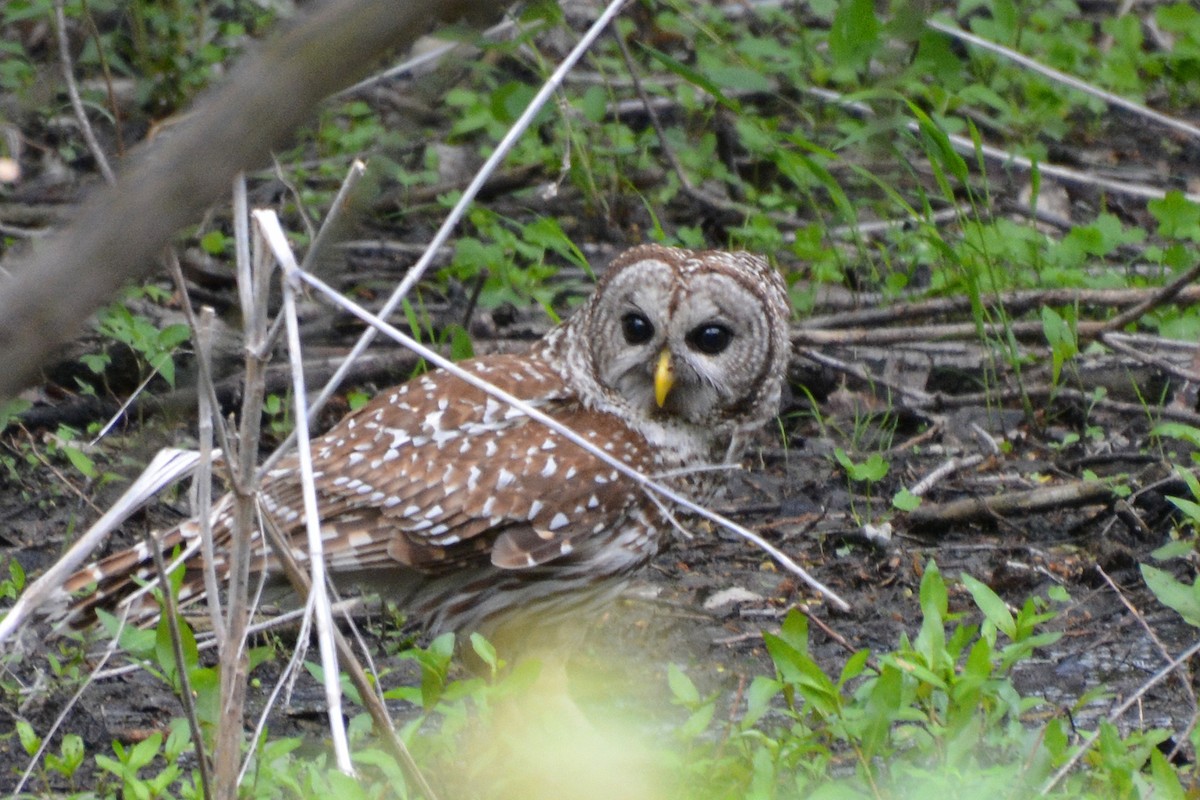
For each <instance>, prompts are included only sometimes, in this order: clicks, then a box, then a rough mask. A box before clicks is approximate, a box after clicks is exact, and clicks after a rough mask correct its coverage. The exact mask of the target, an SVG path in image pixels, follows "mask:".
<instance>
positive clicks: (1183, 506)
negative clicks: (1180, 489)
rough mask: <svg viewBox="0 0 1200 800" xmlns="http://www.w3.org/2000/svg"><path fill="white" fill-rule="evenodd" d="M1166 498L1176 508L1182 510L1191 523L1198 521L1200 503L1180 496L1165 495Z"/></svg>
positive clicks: (1199, 518)
mask: <svg viewBox="0 0 1200 800" xmlns="http://www.w3.org/2000/svg"><path fill="white" fill-rule="evenodd" d="M1167 500H1168V501H1170V502H1171V504H1172V505H1174V506H1175V507H1176V508H1178V509H1179V510H1180V511H1182V512H1183V513H1184V514H1185V515H1186V516H1187V518H1188V520H1189V521H1190V522H1192V523H1200V503H1196V502H1195V501H1192V500H1185V499H1183V498H1182V497H1171V496H1169V495H1168V496H1167Z"/></svg>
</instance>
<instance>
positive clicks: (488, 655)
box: [471, 633, 500, 675]
mask: <svg viewBox="0 0 1200 800" xmlns="http://www.w3.org/2000/svg"><path fill="white" fill-rule="evenodd" d="M471 649H472V650H474V651H475V655H477V656H479V660H480V661H482V662H483V663H484V664H486V665H487V667H488V669H489V670H490V671H491V673H492V674H493V675H495V674H496V670H497V669H499V668H500V659H499V657H498V656H497V655H496V648H495V647H494V646H492V643H491V642H489V641H488V640H487V639H485V638H484V637H483V636H482V635H481V634H478V633H472V634H471Z"/></svg>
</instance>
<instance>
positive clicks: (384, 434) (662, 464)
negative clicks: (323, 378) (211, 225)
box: [64, 245, 789, 632]
mask: <svg viewBox="0 0 1200 800" xmlns="http://www.w3.org/2000/svg"><path fill="white" fill-rule="evenodd" d="M788 317H789V305H788V301H787V295H786V291H785V286H784V282H783V280H782V279H781V278H780V276H779V275H778V273H776V272H775V271H774V270H773V269H771V268H770V267H769V266H768V265H767V263H766V262H765V261H764V260H763V259H761V258H759V257H757V256H753V255H750V254H747V253H735V252H723V251H703V252H700V251H689V250H682V249H675V248H668V247H662V246H658V245H643V246H639V247H634V248H632V249H630V250H628V251H626V252H624V253H622V254H621V255H620V256H618V257H617V258H616V259H615V260H614V261H613V262H612V264H611V265H610V267H609V268H608V270H607V272H606V274H605V275H604V277H603V278H602V280H601V281H600V283H599V285H598V286H597V288H596V291H595V293H594V294H593V295H592V296H591V298H590V299H589V300H588V301H587V302H586V303H585V304H584V305H583V306H582V307H581V308H580V309H579V310H578V311H577V312H576V313H575V314H574V315H573V316H571V317H570V318H569V319H568V320H567V321H565V322H564V323H562V324H561V325H559V326H557V327H555V328H553V329H552V330H551V331H550V332H549V333H547V334H546V336H545V337H544V338H543V339H542V340H541V341H539V342H538V343H537V344H536V345H535V346H534V347H533V348H532V349H531V350H530V351H529V352H527V353H525V354H523V355H492V356H484V357H481V358H477V359H473V360H470V361H465V362H462V363H461V365H460V366H461V367H462V368H463V369H465V370H467V371H469V372H471V373H473V374H474V375H477V376H479V377H480V378H484V379H486V380H488V381H490V382H491V383H493V384H495V385H496V386H498V387H500V388H502V389H504V390H506V391H507V392H509V393H511V394H513V395H515V396H517V397H519V398H521V399H523V400H524V401H525V402H527V403H529V404H530V405H532V406H533V407H535V408H537V409H540V410H541V411H543V412H545V413H546V414H548V415H550V416H551V417H553V418H554V419H556V420H558V421H559V422H561V423H563V424H564V425H566V426H569V427H570V428H571V429H573V430H575V431H577V432H578V433H580V434H581V435H583V436H584V437H586V438H587V439H588V440H589V441H590V442H593V443H594V444H596V445H598V446H599V447H601V448H602V449H603V450H604V451H606V452H608V453H610V454H611V455H613V456H614V457H616V458H618V459H620V460H621V461H622V462H623V463H625V464H628V465H629V466H630V467H633V468H636V469H638V470H640V471H642V472H644V473H646V474H648V475H650V476H663V477H664V480H665V481H666V482H667V483H668V484H669V485H672V486H673V487H674V488H677V489H680V490H682V491H684V492H685V493H690V494H691V495H693V496H695V497H697V499H700V500H703V499H705V497H707V496H708V495H709V494H711V492H712V491H713V490H714V489H715V488H716V485H717V484H718V483H719V482H720V476H721V473H720V472H714V471H712V470H711V469H710V470H701V469H700V468H704V467H711V466H712V465H714V464H725V463H729V462H733V461H735V460H737V459H738V458H739V457H740V455H741V453H742V450H743V448H744V446H745V444H746V442H747V440H748V437H749V436H750V435H751V434H753V433H754V432H755V431H756V430H757V429H759V428H761V427H762V426H763V425H764V424H765V423H766V422H767V421H768V420H770V419H771V418H772V417H773V416H774V414H775V413H776V410H777V406H778V402H779V396H780V391H781V386H782V383H783V380H784V373H785V367H786V364H787V359H788V354H789V341H788ZM312 453H313V461H314V470H315V480H316V491H317V497H318V507H319V512H320V516H321V529H322V533H323V537H324V549H325V556H326V560H327V563H328V570H329V573H330V575H331V577H332V579H333V581H334V583H335V584H336V585H338V586H342V587H345V586H351V585H356V584H363V583H366V584H370V585H371V586H372V587H373V588H382V589H383V591H384V592H385V593H386V594H387V595H389V596H390V597H391V598H394V599H395V600H396V601H397V602H398V603H399V604H400V605H401V607H402V608H404V609H405V611H406V612H408V613H409V614H411V615H412V616H413V617H414V618H416V619H417V620H419V621H420V622H421V623H423V624H424V625H425V626H426V627H427V628H429V629H431V630H433V631H441V630H456V631H460V632H461V631H466V630H479V629H485V630H486V628H487V626H489V625H491V624H493V623H494V622H495V621H496V620H498V619H502V618H504V617H505V615H507V614H510V613H514V612H516V611H517V610H518V609H519V610H522V613H523V612H532V613H534V614H536V615H538V616H539V617H542V618H547V617H562V616H563V615H564V614H573V613H576V612H577V610H578V608H579V607H580V606H581V605H582V604H593V603H595V602H596V601H597V600H598V599H602V598H604V597H606V596H609V595H611V594H613V593H614V592H615V591H617V590H618V589H619V588H620V587H621V585H622V584H623V580H622V579H624V578H625V577H627V576H629V575H630V574H631V573H632V572H633V571H635V570H636V569H637V568H638V567H640V566H642V565H644V564H645V563H646V562H647V561H648V560H649V559H650V558H651V557H652V556H653V555H654V554H655V552H656V551H657V549H658V547H659V544H660V541H661V540H662V538H663V536H664V534H665V533H666V532H667V530H668V527H669V524H670V523H669V521H668V520H667V518H666V516H665V514H664V511H663V508H662V507H660V505H659V504H658V503H656V502H655V501H654V500H653V499H652V498H650V497H649V496H648V494H647V493H646V492H645V491H644V490H643V489H641V488H640V487H639V486H638V485H637V484H635V483H634V482H633V481H632V480H630V479H629V478H628V477H626V476H625V475H623V474H622V473H620V472H618V471H617V470H614V469H613V468H612V467H611V466H609V465H607V464H605V463H604V462H602V461H601V460H599V459H597V458H596V457H595V456H593V455H592V454H590V453H588V452H587V451H585V450H583V449H582V448H580V447H578V446H577V445H575V444H573V443H572V442H570V441H568V440H566V439H565V438H563V437H562V436H560V435H559V434H558V433H556V432H554V431H552V430H550V429H548V428H547V427H545V426H544V425H542V424H540V423H538V422H536V421H533V420H531V419H530V418H528V417H527V416H526V415H525V414H523V413H522V412H520V411H517V410H516V409H514V408H512V407H510V406H508V405H507V404H505V403H502V402H500V401H498V400H496V399H494V398H492V397H490V396H489V395H487V394H485V393H484V392H482V391H479V390H478V389H476V388H474V387H472V386H470V385H468V384H466V383H465V382H463V381H462V380H460V379H459V378H456V377H454V376H452V375H450V374H449V373H447V372H443V371H434V372H430V373H427V374H424V375H422V376H420V377H417V378H414V379H412V380H410V381H409V382H407V383H405V384H402V385H400V386H397V387H395V388H392V389H389V390H386V391H384V392H382V393H380V394H379V395H378V396H377V397H376V398H375V399H374V400H373V401H372V402H370V403H368V404H367V405H365V406H363V407H362V408H360V409H358V410H357V411H354V412H353V413H351V414H349V415H348V416H346V417H345V418H344V419H342V420H341V421H340V422H339V423H338V424H337V425H336V426H335V427H334V428H333V429H332V430H330V431H329V432H328V433H327V434H325V435H324V436H323V437H321V438H319V439H317V440H315V441H314V442H313V446H312ZM299 474H300V473H299V469H298V467H297V462H296V460H295V458H294V457H292V458H290V459H287V460H285V461H284V462H281V464H280V465H279V466H278V467H277V468H275V469H274V470H272V471H271V472H270V473H269V475H268V476H267V477H266V479H265V481H264V483H263V486H262V489H261V494H260V497H259V507H260V511H261V514H262V516H263V518H266V519H269V520H270V524H272V525H274V526H276V527H277V528H278V529H279V530H280V531H281V532H282V533H283V534H284V536H285V537H286V538H287V539H288V541H290V542H291V543H293V545H294V553H295V555H296V557H297V558H298V559H299V560H301V561H303V560H304V559H305V558H306V557H307V556H306V547H305V533H304V527H305V519H304V506H303V502H302V498H301V484H300V478H299ZM231 509H232V505H231V501H230V500H229V499H228V498H225V499H224V500H223V501H221V502H220V503H218V504H217V505H216V509H215V511H214V523H213V530H214V538H215V544H216V548H215V550H216V561H217V564H216V565H215V566H216V567H217V571H218V574H221V573H222V572H223V570H224V569H225V567H226V566H227V564H226V558H225V555H224V549H223V545H224V543H226V542H227V541H228V539H229V535H230V533H229V531H230V525H231V523H232V517H233V513H232V510H231ZM198 530H199V526H198V524H197V523H195V522H194V521H193V522H188V523H185V524H183V525H181V526H179V527H177V528H175V529H173V530H171V531H169V532H167V533H166V534H165V535H163V536H162V537H161V539H162V543H163V546H164V549H165V550H166V551H167V552H169V551H170V549H171V548H173V547H175V546H177V545H184V546H186V544H187V543H189V542H191V541H194V540H195V537H196V536H197V534H198ZM252 547H253V550H254V560H253V566H252V570H255V571H258V572H261V573H266V574H267V575H268V576H271V575H276V576H277V574H278V571H279V565H278V563H277V562H276V560H275V558H274V556H273V555H272V552H271V550H270V548H269V547H267V545H266V544H265V542H264V541H263V537H262V536H261V535H260V534H257V533H256V534H255V538H254V543H253V545H252ZM200 558H201V556H200V554H199V552H196V553H195V555H192V556H190V557H189V559H188V561H187V564H188V569H187V570H186V574H185V577H184V581H183V586H182V588H181V590H180V602H181V603H182V604H184V605H186V604H187V603H189V602H194V601H196V600H198V599H200V598H201V597H202V596H203V594H204V591H205V589H204V582H203V577H202V573H201V571H200V568H199V567H200V566H201V565H200ZM153 569H154V567H153V564H152V562H151V557H150V554H149V552H148V548H147V547H146V546H145V545H140V546H137V547H134V548H131V549H129V550H127V551H124V552H121V553H117V554H115V555H113V556H110V557H108V558H107V559H105V560H103V561H100V562H97V563H96V564H94V565H92V566H90V567H87V568H85V569H82V570H80V571H79V572H77V573H76V574H75V575H74V576H73V577H72V578H71V579H70V580H69V581H68V583H67V585H66V586H65V587H64V588H65V589H66V590H67V591H68V592H70V593H72V594H73V595H75V599H74V600H73V605H72V606H71V609H70V612H69V614H70V618H71V619H72V621H73V622H74V623H76V624H79V623H81V622H83V621H86V620H87V619H90V618H91V616H92V614H91V613H90V612H92V610H94V609H95V608H97V607H107V608H112V609H118V610H119V609H120V608H121V606H122V604H124V605H126V606H129V610H130V613H131V615H132V617H133V618H134V619H142V620H144V619H145V618H146V617H148V616H149V615H151V614H154V613H156V612H157V609H156V607H155V606H154V604H153V602H152V601H151V600H150V599H149V598H147V597H146V596H145V594H144V592H143V593H141V596H139V593H137V592H136V591H135V590H137V588H138V585H139V583H144V582H145V581H147V580H151V579H152V578H153ZM85 587H93V588H92V589H91V591H90V592H89V593H86V594H83V595H78V594H77V593H78V592H80V591H82V590H83V589H84V588H85Z"/></svg>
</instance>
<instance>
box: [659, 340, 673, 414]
mask: <svg viewBox="0 0 1200 800" xmlns="http://www.w3.org/2000/svg"><path fill="white" fill-rule="evenodd" d="M674 385H675V368H674V367H673V366H671V353H670V352H669V351H668V350H667V349H666V348H663V351H662V352H661V353H659V354H658V366H657V367H655V369H654V400H655V402H657V403H658V407H659V408H662V405H663V403H665V402H667V395H668V394H669V393H670V391H671V387H672V386H674Z"/></svg>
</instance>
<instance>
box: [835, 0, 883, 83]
mask: <svg viewBox="0 0 1200 800" xmlns="http://www.w3.org/2000/svg"><path fill="white" fill-rule="evenodd" d="M881 27H882V26H881V25H880V22H879V19H878V18H877V17H876V16H875V3H874V2H872V0H846V2H843V3H841V5H840V7H839V8H838V12H837V14H835V15H834V17H833V25H832V27H830V29H829V55H830V56H831V57H832V58H833V63H834V65H836V66H838V67H840V68H842V69H846V70H851V71H853V72H858V71H860V70H862V69H863V68H864V67H866V66H867V64H868V63H869V62H870V60H871V56H873V55H874V54H875V48H876V47H877V46H878V44H879V31H880V28H881Z"/></svg>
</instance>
